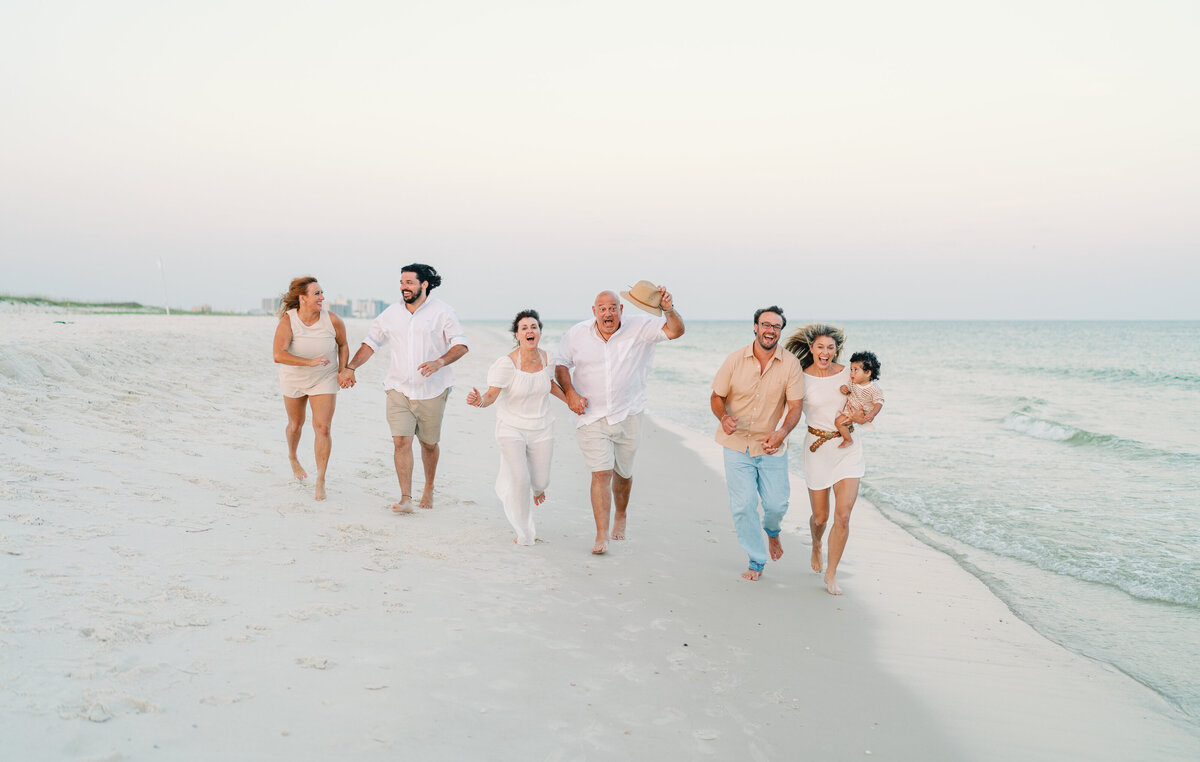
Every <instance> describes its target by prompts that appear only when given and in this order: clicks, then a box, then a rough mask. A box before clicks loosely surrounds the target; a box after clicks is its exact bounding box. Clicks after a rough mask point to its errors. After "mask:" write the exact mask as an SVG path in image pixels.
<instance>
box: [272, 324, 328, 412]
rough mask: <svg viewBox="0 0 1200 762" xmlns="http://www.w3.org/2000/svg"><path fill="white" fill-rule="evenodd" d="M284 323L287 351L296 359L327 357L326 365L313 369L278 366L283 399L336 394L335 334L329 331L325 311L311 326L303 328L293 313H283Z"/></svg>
mask: <svg viewBox="0 0 1200 762" xmlns="http://www.w3.org/2000/svg"><path fill="white" fill-rule="evenodd" d="M287 316H288V320H290V321H291V323H292V343H291V344H289V345H288V348H287V351H289V352H291V353H292V354H294V355H296V357H308V358H312V357H321V356H324V357H327V358H329V364H328V365H318V366H316V367H313V368H309V367H304V366H301V365H280V366H279V386H280V387H281V388H282V390H283V396H285V397H311V396H313V395H315V394H337V392H338V389H339V387H338V382H337V371H338V355H337V334H336V333H335V332H334V329H333V321H332V320H330V319H329V313H328V312H322V313H321V317H319V318H317V322H315V323H313V324H312V325H305V324H304V323H303V322H302V321H301V320H300V317H299V315H297V314H296V310H294V309H292V310H288V311H287Z"/></svg>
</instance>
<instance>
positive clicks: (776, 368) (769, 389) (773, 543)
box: [710, 305, 804, 582]
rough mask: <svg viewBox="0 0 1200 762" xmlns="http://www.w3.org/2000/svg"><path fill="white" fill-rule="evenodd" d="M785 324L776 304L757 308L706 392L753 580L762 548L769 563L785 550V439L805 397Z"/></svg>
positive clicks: (747, 574) (788, 489)
mask: <svg viewBox="0 0 1200 762" xmlns="http://www.w3.org/2000/svg"><path fill="white" fill-rule="evenodd" d="M785 325H787V319H786V318H784V316H783V310H782V309H780V308H779V307H776V306H774V305H772V306H770V307H764V308H762V309H760V310H758V311H757V312H755V313H754V341H753V342H752V343H751V344H750V345H749V346H747V347H744V348H742V349H739V350H737V351H736V352H734V353H733V354H731V355H729V357H727V358H725V362H724V363H722V365H721V368H720V370H718V371H717V375H716V378H714V379H713V391H712V397H711V398H710V403H711V405H712V411H713V415H715V416H716V417H717V418H718V419H719V420H720V422H721V423H720V426H718V427H717V436H716V439H717V442H718V443H720V444H721V445H722V446H723V447H724V448H725V449H724V455H725V482H726V484H727V486H728V488H729V509H730V511H731V512H732V513H733V527H734V529H735V530H736V531H737V538H738V542H739V543H740V544H741V546H742V548H743V549H744V550H745V551H746V554H747V555H748V556H749V557H750V568H749V569H747V570H746V571H744V572H742V577H743V578H744V579H748V580H750V581H751V582H755V581H757V580H758V578H759V577H761V576H762V571H763V567H764V566H766V564H767V554H768V552H769V553H770V556H771V560H772V561H778V560H779V559H780V558H781V557H782V556H783V544H782V543H781V542H780V541H779V528H780V523H781V522H782V521H783V516H784V514H786V513H787V509H788V498H789V497H790V495H791V482H790V481H789V478H788V465H787V460H788V459H787V438H788V435H789V434H791V433H792V429H794V428H795V427H796V424H797V423H799V422H800V410H801V408H802V407H803V403H804V374H803V372H802V371H801V368H800V361H799V360H797V359H796V357H795V356H794V355H793V354H792V353H791V352H787V351H785V350H784V348H783V345H782V344H780V343H779V339H780V336H781V335H782V334H783V327H784V326H785ZM785 411H786V414H785ZM780 418H782V419H783V421H782V423H781V422H780ZM760 499H761V502H762V518H761V519H760V518H759V513H758V505H759V501H760ZM764 532H765V533H766V535H767V538H768V542H767V543H764V542H763V533H764ZM768 545H769V548H768Z"/></svg>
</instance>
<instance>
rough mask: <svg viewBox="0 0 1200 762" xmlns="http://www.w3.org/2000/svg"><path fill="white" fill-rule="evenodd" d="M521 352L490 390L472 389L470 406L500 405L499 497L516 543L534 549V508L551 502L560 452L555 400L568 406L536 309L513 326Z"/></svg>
mask: <svg viewBox="0 0 1200 762" xmlns="http://www.w3.org/2000/svg"><path fill="white" fill-rule="evenodd" d="M511 330H512V334H513V336H514V338H515V339H516V342H517V348H516V349H514V350H513V351H511V352H509V353H508V354H506V355H504V356H503V357H501V358H499V359H498V360H496V362H494V363H492V367H491V368H490V369H488V375H487V383H488V389H487V391H485V392H484V393H483V394H480V393H479V390H478V389H474V388H472V389H471V391H470V392H469V393H468V394H467V404H468V405H471V406H473V407H487V406H488V405H491V404H492V403H493V402H495V403H497V404H496V444H498V445H499V446H500V474H499V476H498V477H497V478H496V494H497V495H499V496H500V501H501V502H502V503H503V504H504V515H505V516H507V517H508V522H509V523H510V524H512V527H513V530H514V531H515V532H516V533H517V536H516V539H514V540H513V542H515V543H517V544H518V545H532V544H533V543H534V539H535V538H536V532H535V530H534V525H533V506H535V505H541V504H542V503H543V502H544V501H545V499H546V487H547V486H549V484H550V457H551V455H552V454H553V452H554V433H553V431H552V430H551V424H552V423H553V421H552V419H551V417H550V395H554V396H555V397H558V398H559V399H560V400H562V401H563V402H566V401H567V400H566V396H565V395H564V394H563V390H562V389H561V388H559V386H558V382H556V381H555V380H554V364H553V363H551V362H550V357H549V355H547V354H546V353H545V352H543V351H542V350H541V348H540V347H539V344H540V343H541V340H542V320H541V318H540V317H538V314H537V312H536V311H535V310H523V311H521V312H518V313H517V316H516V318H514V319H513V322H512V328H511Z"/></svg>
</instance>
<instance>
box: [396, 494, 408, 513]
mask: <svg viewBox="0 0 1200 762" xmlns="http://www.w3.org/2000/svg"><path fill="white" fill-rule="evenodd" d="M412 512H413V504H412V497H411V496H409V495H403V496H401V498H400V502H398V503H392V513H412Z"/></svg>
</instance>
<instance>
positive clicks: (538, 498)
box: [533, 492, 546, 505]
mask: <svg viewBox="0 0 1200 762" xmlns="http://www.w3.org/2000/svg"><path fill="white" fill-rule="evenodd" d="M544 502H546V493H545V492H539V493H537V494H536V495H534V496H533V504H534V505H541V504H542V503H544Z"/></svg>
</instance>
